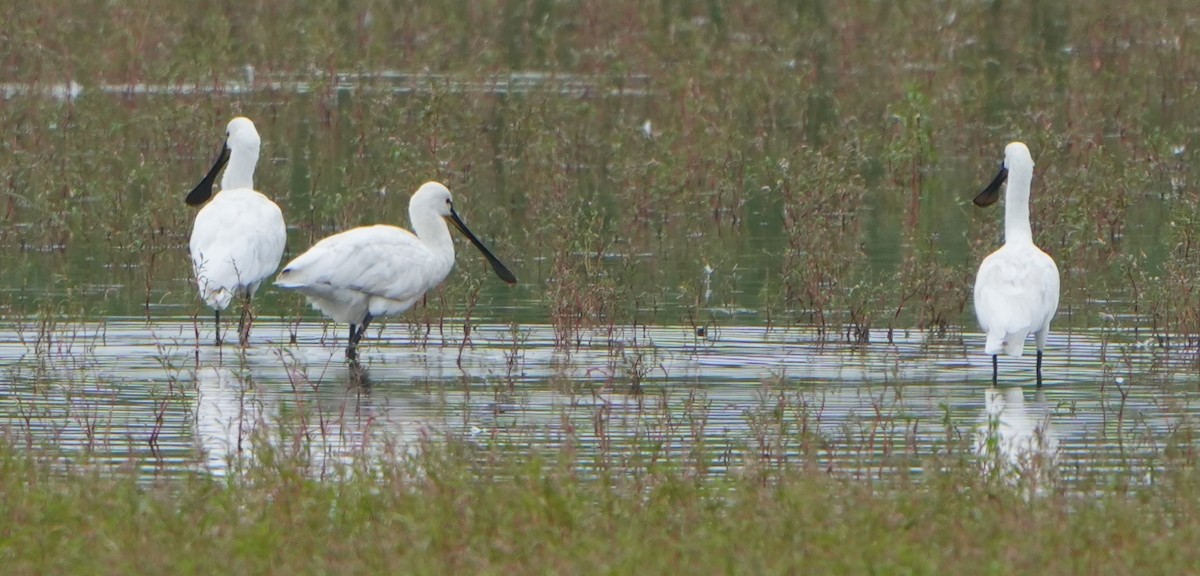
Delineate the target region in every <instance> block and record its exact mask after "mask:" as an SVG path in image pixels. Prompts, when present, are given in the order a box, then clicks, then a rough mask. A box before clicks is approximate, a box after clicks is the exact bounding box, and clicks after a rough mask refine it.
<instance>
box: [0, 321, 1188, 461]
mask: <svg viewBox="0 0 1200 576" xmlns="http://www.w3.org/2000/svg"><path fill="white" fill-rule="evenodd" d="M451 325H452V323H447V324H446V328H443V329H439V328H438V327H437V326H433V327H431V329H429V330H428V331H426V330H425V328H424V327H421V326H415V325H410V324H403V323H392V324H390V325H388V326H386V327H385V328H384V329H383V330H382V331H373V332H372V334H371V338H370V343H369V344H368V345H367V346H366V348H365V349H364V361H363V364H362V370H361V372H354V371H351V370H350V369H348V368H347V366H346V364H345V362H344V360H343V344H344V337H343V335H342V334H341V332H342V330H334V327H333V326H332V325H326V324H322V323H319V322H303V323H300V324H296V323H278V322H270V321H260V322H258V323H257V324H256V325H255V327H254V333H253V338H252V339H253V343H252V345H251V346H250V347H249V348H247V349H245V350H243V349H240V348H238V347H236V346H231V345H226V346H222V347H216V346H213V345H212V344H211V336H212V334H211V325H207V324H205V325H201V326H199V327H197V326H196V325H195V324H194V323H193V322H192V321H191V320H190V319H177V320H165V319H164V320H156V321H154V322H151V323H147V322H145V321H143V320H134V319H129V320H112V321H108V322H102V323H84V324H75V325H69V326H68V325H59V326H55V327H54V329H53V330H52V331H50V332H43V331H39V327H38V326H36V325H11V324H10V325H6V326H4V327H3V329H2V330H0V358H4V361H3V364H2V365H0V367H2V368H0V370H2V371H0V378H3V379H4V380H5V383H4V385H3V386H0V418H2V420H0V430H3V433H4V434H5V435H7V436H8V437H9V440H10V441H12V442H16V443H17V444H19V445H27V446H30V447H31V448H38V447H43V446H56V447H58V449H61V450H64V451H65V452H67V453H86V454H89V455H91V457H93V458H94V459H96V460H97V461H111V462H112V463H113V464H114V465H133V466H138V467H140V469H141V470H143V473H144V474H145V475H147V476H155V475H163V474H166V475H172V474H178V473H191V472H196V473H209V472H211V473H214V474H226V473H228V472H229V471H230V466H236V465H238V463H239V462H245V461H246V459H249V458H253V454H254V450H255V446H256V445H258V443H261V442H271V443H273V444H275V445H276V447H277V448H280V449H282V450H284V451H285V452H287V453H289V454H294V455H297V456H302V457H304V458H306V459H307V460H306V461H309V462H312V466H311V467H312V471H313V473H314V475H318V476H321V475H327V474H330V473H332V471H333V468H332V466H333V465H335V464H337V463H346V462H349V461H350V459H351V458H353V457H354V456H355V455H363V454H366V455H384V454H386V453H396V452H403V451H406V450H411V449H413V448H414V447H416V445H417V443H418V442H420V441H424V440H428V441H438V439H439V438H441V437H443V436H444V435H454V436H456V437H463V438H468V439H471V440H472V441H477V442H479V443H481V444H482V443H487V442H491V441H494V440H509V441H515V442H517V443H525V442H528V443H529V444H530V445H531V446H534V447H536V446H543V447H557V446H560V445H562V444H563V443H566V442H571V443H573V444H574V445H575V446H576V447H577V448H578V449H579V450H580V452H579V453H580V454H581V456H580V462H581V466H585V467H586V466H590V465H593V464H595V462H597V461H598V460H597V459H598V458H599V459H602V457H603V455H605V454H609V455H611V454H613V453H619V452H620V451H621V450H622V447H623V446H626V447H627V446H629V445H630V444H631V443H633V442H640V443H642V445H643V446H644V445H645V443H647V442H649V443H655V445H656V446H660V447H661V449H662V450H664V453H665V454H667V455H671V456H673V457H677V458H684V459H686V458H687V454H688V453H689V450H691V449H692V448H694V447H695V446H696V445H697V444H698V443H699V442H700V441H701V440H702V441H703V444H704V446H705V447H706V448H707V449H708V450H709V452H708V453H709V454H710V460H711V461H709V462H707V463H706V466H705V468H706V469H708V470H712V471H719V470H722V469H725V468H727V467H737V466H741V465H743V464H744V463H745V462H746V459H747V458H751V457H753V458H764V457H765V458H766V459H768V460H770V461H773V462H783V461H789V462H794V463H798V462H806V461H811V462H812V463H817V464H819V465H820V466H822V467H824V468H828V469H829V470H831V471H835V472H842V473H850V474H863V473H873V471H875V470H884V469H887V468H888V467H889V462H893V460H891V458H892V457H893V456H894V455H895V454H908V455H917V456H920V455H921V454H929V453H932V452H933V451H944V450H946V449H947V448H948V446H949V445H950V444H953V443H955V442H956V441H960V440H962V439H964V438H966V439H967V441H968V442H972V439H974V440H973V442H974V443H975V445H976V447H977V449H978V450H980V451H985V450H986V449H987V447H988V446H991V449H992V450H1000V451H1001V452H1002V453H1003V455H1004V456H1005V458H1006V459H1007V460H1008V461H1010V462H1011V463H1013V464H1014V465H1027V464H1028V462H1029V458H1031V457H1033V456H1038V460H1037V461H1038V462H1042V463H1044V462H1050V463H1051V464H1052V465H1053V466H1054V468H1055V470H1056V471H1057V472H1058V473H1060V474H1063V475H1065V476H1068V477H1069V476H1071V475H1073V474H1075V473H1078V472H1079V471H1081V470H1088V471H1091V472H1097V471H1103V470H1106V469H1112V470H1128V469H1129V467H1130V466H1145V467H1146V469H1147V474H1150V472H1152V466H1151V465H1150V463H1151V462H1153V460H1154V458H1156V457H1157V456H1158V455H1160V454H1161V453H1162V451H1163V450H1165V449H1166V446H1167V444H1168V443H1169V441H1170V440H1171V438H1172V435H1173V434H1174V433H1175V432H1176V431H1177V430H1178V429H1179V428H1180V427H1181V426H1183V425H1189V424H1191V423H1193V422H1194V420H1195V417H1196V414H1197V406H1196V397H1197V388H1198V386H1200V378H1198V377H1197V375H1196V372H1195V370H1194V369H1193V364H1192V362H1193V361H1194V358H1193V357H1192V356H1191V355H1190V354H1188V353H1185V352H1184V353H1178V354H1174V355H1173V354H1171V353H1170V349H1169V348H1163V347H1160V346H1156V345H1151V344H1152V342H1146V341H1139V340H1138V338H1137V336H1136V335H1134V334H1129V333H1120V332H1112V331H1109V332H1101V331H1076V332H1071V333H1057V334H1053V335H1052V336H1051V339H1050V343H1049V346H1048V349H1049V351H1048V355H1047V357H1046V365H1045V372H1046V375H1047V381H1046V385H1045V387H1044V388H1043V389H1042V390H1040V391H1039V390H1036V388H1035V387H1034V385H1033V384H1034V383H1033V357H1032V356H1026V357H1025V358H1022V359H1020V360H1009V359H1002V383H1001V386H1000V387H999V388H995V389H993V388H991V387H990V386H989V380H990V361H989V358H988V357H986V356H985V355H983V354H982V353H981V352H980V351H979V347H980V342H981V340H982V339H981V337H980V336H979V335H978V334H973V333H967V334H965V335H964V336H963V337H962V338H959V337H958V336H953V337H942V338H934V337H931V336H930V335H928V334H924V333H917V332H905V333H900V332H898V333H896V334H894V335H893V341H892V342H888V341H887V335H886V333H884V332H879V333H876V334H873V335H872V336H873V337H874V340H875V341H874V342H872V343H871V344H869V345H865V346H852V345H848V344H836V343H833V344H831V343H828V342H824V341H822V339H819V338H817V337H816V335H815V333H814V332H812V331H809V330H804V329H787V330H782V329H779V330H776V329H766V328H763V327H746V326H721V327H711V328H709V330H708V331H707V332H706V333H705V334H704V335H703V336H698V335H697V334H696V330H695V329H694V328H693V327H690V326H659V327H641V326H639V327H636V328H628V327H627V328H620V327H618V328H615V329H611V330H607V329H606V330H597V331H588V332H583V333H581V334H580V336H579V338H578V339H577V344H578V345H577V346H572V347H571V348H570V349H569V350H564V349H561V348H557V347H555V345H554V343H555V340H556V335H555V332H554V330H553V328H552V327H551V326H548V325H511V326H510V325H482V326H477V327H476V328H474V329H473V330H472V334H471V338H470V340H469V342H464V340H463V335H462V332H461V330H459V329H452V328H451ZM457 325H458V326H461V323H457ZM197 328H198V330H197ZM293 334H294V335H295V342H294V343H293V342H292V336H293ZM635 388H640V390H638V389H635ZM801 429H806V430H807V432H805V434H807V435H806V436H804V437H805V438H808V439H809V440H808V441H809V442H815V444H811V445H809V446H810V447H809V448H806V447H802V444H803V443H802V442H801V432H800V431H801ZM781 430H782V432H780V431H781ZM989 434H990V436H989ZM989 437H990V438H991V442H988V441H987V440H986V439H987V438H989ZM811 446H815V447H816V448H815V449H811Z"/></svg>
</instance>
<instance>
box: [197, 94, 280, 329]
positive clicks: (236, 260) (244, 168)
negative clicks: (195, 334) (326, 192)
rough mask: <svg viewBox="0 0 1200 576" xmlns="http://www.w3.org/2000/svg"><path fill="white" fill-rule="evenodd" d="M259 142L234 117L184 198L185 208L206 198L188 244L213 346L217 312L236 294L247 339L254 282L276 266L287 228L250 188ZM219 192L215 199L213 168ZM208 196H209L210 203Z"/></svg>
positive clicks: (274, 208)
mask: <svg viewBox="0 0 1200 576" xmlns="http://www.w3.org/2000/svg"><path fill="white" fill-rule="evenodd" d="M260 144H261V141H260V140H259V137H258V131H257V130H255V129H254V123H253V122H251V121H250V120H249V119H247V118H240V117H239V118H234V119H233V120H231V121H230V122H229V127H228V128H226V130H225V144H224V145H223V146H222V147H221V153H220V154H219V155H218V156H217V162H216V163H215V164H213V167H212V169H211V170H209V171H208V175H206V176H205V177H204V179H203V180H201V181H200V184H199V185H197V186H196V188H195V189H194V190H192V192H191V193H190V194H188V196H187V203H188V205H189V206H199V205H201V204H204V203H205V202H208V205H206V206H205V207H204V208H201V209H200V212H198V213H197V214H196V223H195V225H194V226H193V227H192V239H191V242H189V244H188V245H189V248H190V251H191V254H192V270H193V271H194V272H195V275H196V284H197V285H198V286H199V288H200V297H201V298H203V299H204V303H205V304H208V305H209V306H210V307H211V308H212V309H213V311H214V313H215V318H216V332H217V335H216V338H217V345H220V344H221V310H224V309H225V308H226V307H228V306H229V302H230V301H232V300H233V298H234V297H235V296H240V297H242V298H243V299H244V300H243V302H242V317H241V320H240V321H239V322H238V338H239V341H240V342H241V343H242V344H243V345H245V344H246V341H247V340H248V339H249V337H250V321H252V320H253V319H252V318H250V315H251V314H252V313H251V311H250V299H251V298H253V297H254V293H255V292H256V291H257V290H258V286H259V285H260V284H262V281H263V280H266V279H267V277H268V276H270V275H271V274H274V273H275V270H276V269H278V268H279V261H280V260H281V259H282V258H283V245H284V244H285V243H286V241H287V227H285V226H284V224H283V213H282V212H280V210H279V206H276V205H275V203H274V202H272V201H271V200H270V199H268V198H267V197H266V196H263V195H262V194H260V193H258V192H255V191H254V165H255V164H257V163H258V148H259V145H260ZM222 167H224V168H225V174H224V175H223V176H222V177H221V192H220V193H218V194H217V195H216V197H215V198H213V182H214V181H215V180H216V178H217V172H219V171H220V170H221V168H222ZM209 198H213V200H212V201H211V202H209Z"/></svg>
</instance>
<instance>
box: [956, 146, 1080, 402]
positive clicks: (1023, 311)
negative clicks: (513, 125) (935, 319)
mask: <svg viewBox="0 0 1200 576" xmlns="http://www.w3.org/2000/svg"><path fill="white" fill-rule="evenodd" d="M1006 178H1007V180H1008V186H1007V187H1006V191H1005V200H1004V204H1005V212H1004V246H1001V247H1000V249H999V250H996V251H995V252H992V253H991V254H990V255H988V257H987V258H984V260H983V263H982V264H980V265H979V273H978V275H977V276H976V277H975V316H976V318H978V319H979V325H980V326H981V327H982V328H983V331H984V333H985V334H986V335H987V343H986V344H985V345H984V352H986V353H987V354H990V355H991V356H992V381H993V383H994V382H995V381H996V376H997V374H996V372H997V359H996V356H997V355H998V354H1000V353H1001V352H1004V353H1006V354H1008V355H1009V356H1013V357H1020V356H1021V354H1022V353H1023V352H1024V349H1025V338H1026V337H1027V336H1028V335H1029V334H1033V335H1034V338H1035V342H1036V344H1037V383H1038V385H1039V386H1041V384H1042V351H1043V350H1044V349H1045V347H1046V337H1047V336H1048V335H1049V334H1050V321H1051V320H1052V319H1053V318H1054V313H1055V311H1057V310H1058V292H1059V278H1058V266H1056V265H1055V264H1054V259H1053V258H1051V257H1050V256H1049V255H1047V254H1046V253H1045V252H1042V251H1041V249H1039V248H1038V247H1037V246H1036V245H1034V243H1033V232H1032V229H1031V228H1030V225H1029V189H1030V184H1031V183H1032V181H1033V157H1032V156H1030V154H1029V149H1028V148H1026V147H1025V145H1024V144H1022V143H1020V142H1013V143H1012V144H1009V145H1008V146H1007V147H1006V148H1005V149H1004V164H1003V165H1002V166H1001V168H1000V173H999V174H997V175H996V178H995V179H994V180H992V183H991V184H990V185H988V187H987V188H986V189H984V191H983V192H980V193H979V195H978V196H976V198H975V204H977V205H979V206H988V205H991V204H992V203H994V202H995V201H996V199H998V198H999V189H1000V185H1001V184H1002V183H1004V180H1005V179H1006Z"/></svg>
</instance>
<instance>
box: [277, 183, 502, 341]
mask: <svg viewBox="0 0 1200 576" xmlns="http://www.w3.org/2000/svg"><path fill="white" fill-rule="evenodd" d="M408 217H409V219H410V220H412V229H413V231H412V232H409V231H408V230H405V229H403V228H398V227H396V226H387V225H376V226H363V227H359V228H354V229H351V230H347V231H345V232H341V233H338V234H334V235H333V236H329V237H328V238H325V239H323V240H321V241H320V242H317V243H316V244H315V245H313V247H312V248H309V249H308V251H307V252H305V253H303V254H301V255H300V256H297V257H296V259H294V260H292V261H291V262H289V263H288V264H287V266H284V268H283V271H282V272H280V273H279V276H278V277H277V278H276V279H275V285H276V286H279V287H280V288H286V289H289V290H295V291H297V292H299V293H301V294H303V295H304V296H306V297H307V298H308V301H309V303H311V304H312V306H313V308H316V309H317V310H320V311H321V312H323V313H324V314H325V315H326V316H329V317H330V318H332V319H333V320H334V321H335V322H344V323H348V324H350V342H349V345H348V346H347V347H346V358H347V359H349V360H356V359H357V357H358V352H357V349H358V343H359V341H360V340H362V337H363V334H364V333H366V331H367V325H369V324H370V323H371V321H372V320H374V319H375V318H379V317H381V316H392V315H396V314H400V313H401V312H404V311H405V310H408V309H409V308H411V307H412V305H413V304H415V303H416V302H417V300H419V299H420V298H421V297H422V296H424V295H425V292H427V291H428V290H430V289H432V288H434V287H435V286H437V285H438V284H441V283H442V280H444V279H445V278H446V275H447V274H449V273H450V269H451V268H453V267H454V241H453V240H452V239H451V238H450V230H449V229H448V228H447V226H446V221H447V220H448V221H449V222H450V223H451V224H453V225H454V227H455V228H457V229H458V230H459V231H460V232H462V233H463V235H465V236H466V237H467V239H468V240H470V241H471V243H472V244H474V245H475V247H476V248H478V249H479V251H480V252H483V255H484V257H485V258H487V260H488V262H489V263H490V264H491V265H492V269H493V270H495V272H496V275H497V276H499V277H500V279H501V280H504V281H505V282H508V283H509V284H515V283H516V282H517V278H516V276H513V273H512V272H510V271H509V270H508V268H507V267H506V266H505V265H504V264H503V263H502V262H500V260H499V259H498V258H496V256H495V255H493V254H492V252H491V251H490V250H488V249H487V247H486V246H484V245H483V243H482V242H480V241H479V239H478V238H476V237H475V235H474V234H472V233H471V231H470V230H469V229H467V225H466V224H464V223H463V221H462V219H461V218H459V217H458V213H457V212H455V210H454V200H453V199H452V198H451V196H450V190H448V189H446V187H445V186H443V185H441V184H439V183H437V182H426V183H425V184H422V185H421V187H420V188H419V189H418V190H417V191H416V193H415V194H413V196H412V199H411V200H409V203H408Z"/></svg>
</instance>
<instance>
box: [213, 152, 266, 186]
mask: <svg viewBox="0 0 1200 576" xmlns="http://www.w3.org/2000/svg"><path fill="white" fill-rule="evenodd" d="M257 164H258V150H256V149H240V148H235V149H233V150H231V151H230V153H229V163H228V164H226V165H225V173H224V174H223V175H222V176H221V189H222V190H234V189H236V188H249V189H251V190H253V189H254V166H255V165H257Z"/></svg>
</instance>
